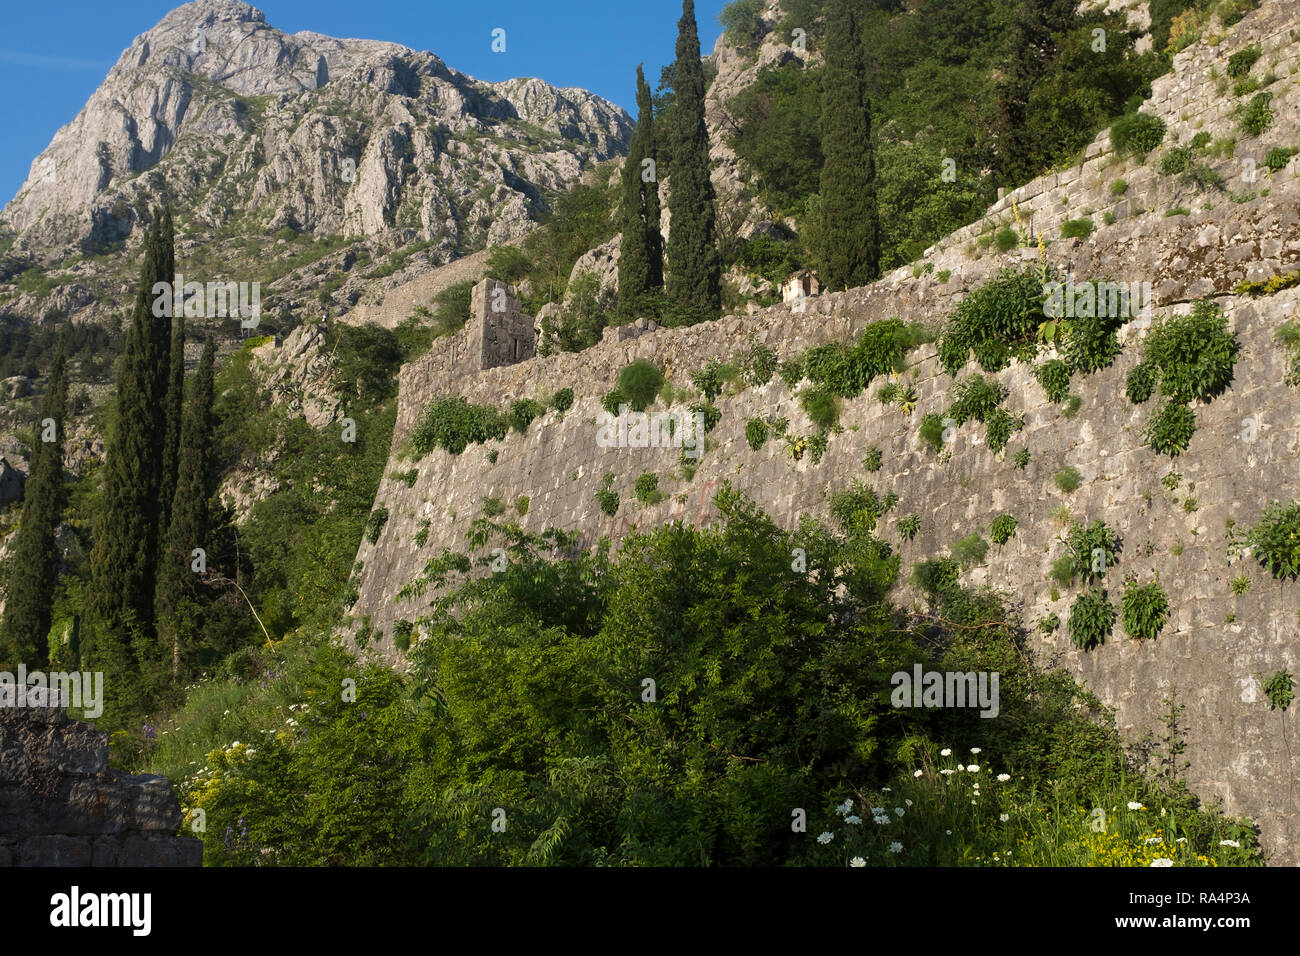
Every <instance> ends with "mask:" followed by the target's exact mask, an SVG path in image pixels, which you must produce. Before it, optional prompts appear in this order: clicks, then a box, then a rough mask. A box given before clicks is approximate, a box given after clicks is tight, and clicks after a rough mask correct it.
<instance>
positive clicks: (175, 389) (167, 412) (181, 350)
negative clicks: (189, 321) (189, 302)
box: [158, 310, 185, 536]
mask: <svg viewBox="0 0 1300 956" xmlns="http://www.w3.org/2000/svg"><path fill="white" fill-rule="evenodd" d="M178 311H179V310H178ZM184 401H185V313H184V312H183V311H179V314H178V315H174V316H172V329H171V356H170V359H169V360H168V367H167V401H166V406H165V408H164V411H163V414H164V416H165V418H166V424H165V425H164V432H163V436H164V439H163V459H162V484H161V486H160V488H159V494H158V501H159V503H160V504H161V506H162V514H161V515H160V517H159V525H158V532H159V535H160V536H161V535H163V534H165V533H166V531H167V525H168V523H169V521H170V519H171V503H172V495H173V494H174V493H175V491H176V469H177V468H178V467H179V465H180V452H181V408H182V406H183V404H184Z"/></svg>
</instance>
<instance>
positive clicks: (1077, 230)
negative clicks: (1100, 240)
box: [1061, 219, 1096, 239]
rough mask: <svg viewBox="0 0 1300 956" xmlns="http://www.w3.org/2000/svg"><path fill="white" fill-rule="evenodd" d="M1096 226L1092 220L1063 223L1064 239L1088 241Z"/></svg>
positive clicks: (1062, 233)
mask: <svg viewBox="0 0 1300 956" xmlns="http://www.w3.org/2000/svg"><path fill="white" fill-rule="evenodd" d="M1095 228H1096V224H1095V223H1094V222H1093V221H1092V220H1091V219H1067V220H1065V222H1063V223H1061V238H1062V239H1087V238H1088V237H1089V236H1091V235H1092V230H1093V229H1095Z"/></svg>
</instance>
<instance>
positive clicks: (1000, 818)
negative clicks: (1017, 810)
mask: <svg viewBox="0 0 1300 956" xmlns="http://www.w3.org/2000/svg"><path fill="white" fill-rule="evenodd" d="M998 819H999V820H1001V821H1002V822H1003V823H1006V822H1007V821H1008V820H1010V819H1011V814H1009V813H1004V814H1002V815H1001V816H999V817H998Z"/></svg>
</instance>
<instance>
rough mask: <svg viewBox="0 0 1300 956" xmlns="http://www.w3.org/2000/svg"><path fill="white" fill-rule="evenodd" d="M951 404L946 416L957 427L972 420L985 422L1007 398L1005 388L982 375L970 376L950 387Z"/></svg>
mask: <svg viewBox="0 0 1300 956" xmlns="http://www.w3.org/2000/svg"><path fill="white" fill-rule="evenodd" d="M951 394H952V396H953V401H952V404H951V405H950V406H949V407H948V414H949V416H951V418H952V420H953V421H954V422H956V423H957V424H958V425H964V424H965V423H966V422H968V421H970V420H971V419H974V420H975V421H977V422H987V421H988V419H989V416H990V415H992V414H993V412H994V410H995V409H997V407H998V405H999V403H1001V401H1002V399H1004V398H1006V396H1007V389H1006V386H1005V385H1003V384H1002V383H1001V382H998V381H996V380H995V379H988V378H985V377H984V376H983V375H971V376H969V377H967V378H964V379H962V380H961V381H959V382H957V383H956V384H955V385H953V387H952V393H951Z"/></svg>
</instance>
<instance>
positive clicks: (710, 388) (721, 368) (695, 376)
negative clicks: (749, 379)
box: [691, 359, 739, 402]
mask: <svg viewBox="0 0 1300 956" xmlns="http://www.w3.org/2000/svg"><path fill="white" fill-rule="evenodd" d="M738 374H739V369H737V368H736V367H735V366H734V365H729V364H727V365H724V364H723V363H722V362H719V361H718V360H717V359H710V360H709V364H708V365H706V366H704V368H700V369H696V370H695V371H694V372H692V373H691V384H693V385H694V386H695V387H696V388H698V389H699V390H700V393H701V394H702V395H703V396H704V399H705V401H708V402H711V401H713V400H714V399H715V398H717V397H718V396H719V395H721V394H722V388H723V386H724V385H726V383H727V382H728V381H729V380H731V379H733V378H735V377H736V376H737V375H738Z"/></svg>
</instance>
